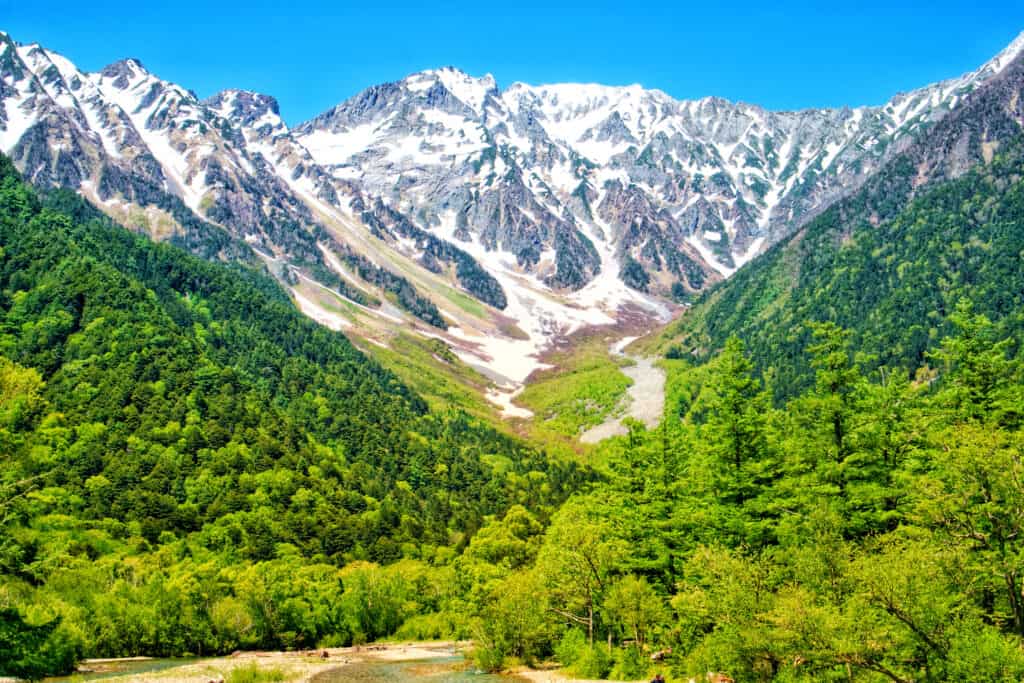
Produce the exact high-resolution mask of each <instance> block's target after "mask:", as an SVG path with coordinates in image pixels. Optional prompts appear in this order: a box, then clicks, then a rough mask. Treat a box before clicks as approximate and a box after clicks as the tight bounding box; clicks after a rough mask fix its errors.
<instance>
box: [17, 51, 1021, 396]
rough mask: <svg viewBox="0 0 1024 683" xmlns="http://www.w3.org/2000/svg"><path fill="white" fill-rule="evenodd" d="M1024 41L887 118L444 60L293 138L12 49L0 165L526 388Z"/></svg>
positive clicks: (322, 309) (794, 226)
mask: <svg viewBox="0 0 1024 683" xmlns="http://www.w3.org/2000/svg"><path fill="white" fill-rule="evenodd" d="M1022 49H1024V34H1022V36H1021V37H1018V38H1017V39H1016V40H1015V41H1013V43H1011V45H1009V46H1008V47H1007V48H1006V49H1005V50H1004V51H1002V52H1001V53H1000V54H999V55H997V56H996V57H995V58H994V59H992V60H991V61H989V62H987V63H986V64H984V65H982V66H981V67H980V68H978V69H977V70H975V71H972V72H970V73H967V74H964V75H962V76H960V77H957V78H952V79H949V80H945V81H941V82H939V83H935V84H932V85H929V86H926V87H923V88H920V89H918V90H914V91H912V92H909V93H904V94H899V95H896V96H895V97H893V98H892V99H891V100H890V101H889V102H887V103H885V104H883V105H881V106H864V107H857V108H842V109H809V110H803V111H795V112H772V111H767V110H765V109H763V108H761V107H758V106H756V105H750V104H744V103H733V102H729V101H726V100H723V99H720V98H715V97H707V98H703V99H699V100H683V101H681V100H676V99H673V98H672V97H670V96H669V95H667V94H665V93H663V92H660V91H657V90H647V89H644V88H642V87H640V86H628V87H609V86H602V85H594V84H556V85H546V86H532V85H526V84H522V83H515V84H512V85H510V86H508V87H506V88H504V89H502V88H500V87H499V86H498V84H497V83H496V82H495V80H494V79H493V78H492V77H490V76H484V77H482V78H477V77H473V76H470V75H468V74H466V73H463V72H462V71H459V70H458V69H455V68H451V67H446V68H441V69H436V70H429V71H423V72H420V73H416V74H413V75H410V76H408V77H406V78H404V79H402V80H400V81H397V82H393V83H386V84H381V85H377V86H373V87H371V88H368V89H367V90H365V91H364V92H362V93H360V94H358V95H356V96H355V97H352V98H351V99H349V100H346V101H345V102H342V103H341V104H339V105H338V106H336V107H334V108H333V109H331V110H329V111H327V112H324V113H323V114H321V115H320V116H317V117H315V118H314V119H312V120H310V121H308V122H305V123H302V124H301V125H298V126H295V127H294V128H290V127H289V126H287V125H286V124H285V122H284V120H283V119H282V117H281V114H280V110H279V107H278V104H277V102H276V100H274V98H273V97H271V96H268V95H262V94H258V93H252V92H247V91H241V90H227V91H224V92H221V93H218V94H216V95H214V96H213V97H210V98H207V99H200V98H199V97H197V96H196V95H195V94H194V93H192V92H191V91H189V90H187V89H186V88H184V87H182V86H179V85H177V84H174V83H170V82H167V81H165V80H162V79H160V78H159V77H158V76H156V75H154V74H152V73H150V72H149V71H148V70H147V69H146V68H145V67H144V66H143V65H142V63H141V62H140V61H139V60H137V59H127V60H123V61H120V62H116V63H114V64H111V65H109V66H107V67H106V68H104V69H102V70H101V71H99V72H95V73H86V72H84V71H82V70H80V69H78V68H77V67H76V66H75V65H74V64H73V63H72V62H71V61H69V60H68V59H66V58H65V57H63V56H61V55H59V54H57V53H55V52H53V51H51V50H48V49H46V48H45V47H43V46H40V45H37V44H20V43H17V42H15V41H14V40H13V39H12V38H11V37H10V36H8V35H6V34H3V35H2V36H0V151H2V152H3V153H5V154H8V155H9V156H10V157H11V158H12V159H13V161H14V162H15V164H16V166H17V167H18V169H19V170H20V171H21V172H22V173H23V174H24V175H25V177H26V178H28V179H29V180H30V181H31V182H33V183H35V184H37V185H39V186H44V187H46V186H65V187H70V188H73V189H75V190H77V191H78V192H80V193H81V194H82V195H83V196H85V197H86V198H87V199H88V200H89V201H91V202H92V203H93V204H95V205H96V206H97V207H98V208H100V209H101V210H102V211H104V212H105V213H107V214H108V215H110V216H111V217H112V218H114V219H115V220H117V221H118V222H120V223H121V224H123V225H126V226H127V227H129V228H132V229H135V230H137V231H140V232H143V233H146V234H148V235H149V236H151V237H152V238H154V239H157V240H169V241H171V242H173V243H176V244H179V245H181V246H185V247H186V248H188V249H189V250H191V251H193V252H194V253H197V254H200V255H203V256H205V257H207V258H216V259H227V260H241V261H244V262H248V263H250V264H256V265H259V264H263V266H265V267H266V268H267V269H268V270H269V271H270V272H271V273H273V274H274V275H275V276H276V277H278V278H279V280H280V281H281V282H283V283H285V284H286V285H287V286H288V288H289V290H290V292H291V295H292V296H293V298H294V300H295V302H296V304H297V305H298V307H299V308H300V309H301V310H302V311H303V312H305V313H306V314H308V315H309V316H311V317H313V318H314V319H316V320H318V321H320V322H322V323H324V324H326V325H328V326H330V327H333V328H335V329H343V330H345V331H346V332H348V333H354V334H355V335H356V336H358V337H363V338H365V339H367V340H369V341H371V342H374V343H377V344H383V345H387V344H388V342H389V339H390V338H391V336H392V335H393V334H394V333H395V331H396V330H399V329H413V330H415V331H417V332H418V333H419V334H422V335H424V336H428V337H438V338H441V339H443V340H444V341H445V342H446V343H447V344H448V345H449V346H451V347H452V349H453V350H454V352H455V353H456V354H457V355H458V356H459V357H460V358H462V359H463V360H464V361H467V362H469V363H470V364H471V365H473V366H475V367H476V368H478V369H480V370H481V371H483V372H484V373H485V374H487V375H488V376H489V377H490V378H491V379H492V380H493V381H495V382H496V383H497V384H498V385H499V386H501V387H503V388H504V389H506V390H507V391H511V390H513V389H515V388H517V387H518V386H520V385H521V383H522V382H523V381H524V380H525V379H526V377H527V376H528V375H529V374H530V373H531V372H532V371H533V370H535V369H537V368H538V367H542V362H541V359H540V358H539V355H540V353H541V352H542V351H543V350H544V349H546V348H549V347H551V346H552V345H553V344H554V343H555V342H557V341H558V340H559V339H561V338H563V337H565V336H566V335H568V334H570V333H572V332H573V331H575V330H578V329H580V328H583V327H588V326H600V325H611V324H614V323H616V322H620V321H622V320H625V319H629V320H635V319H636V318H637V316H640V317H641V318H643V319H647V320H650V321H652V322H653V321H666V320H668V319H669V318H670V317H671V315H672V314H673V311H674V310H676V308H677V305H678V304H686V303H688V302H690V301H691V300H692V299H693V298H694V297H695V296H696V295H698V294H700V293H701V292H704V291H705V290H707V289H708V288H709V287H711V286H712V285H714V284H716V283H718V282H721V281H722V280H723V279H725V278H728V277H729V276H731V275H732V274H733V273H734V272H735V271H736V270H737V269H738V268H739V267H740V266H742V265H743V264H745V263H747V262H748V261H750V260H751V259H753V258H754V257H755V256H757V255H758V254H760V253H762V252H763V251H765V250H767V249H769V248H771V247H772V245H775V244H777V243H779V242H780V241H783V240H786V239H787V238H789V237H790V236H791V235H793V234H794V233H796V232H798V231H799V230H801V228H803V227H804V226H805V225H807V224H808V222H809V221H811V220H812V219H814V218H815V217H817V216H818V215H820V214H821V213H822V212H823V211H825V210H826V209H828V208H829V207H831V206H833V205H834V204H835V203H836V202H837V201H839V200H842V199H844V198H847V197H850V196H851V195H853V194H854V193H856V192H857V191H858V190H859V189H860V188H861V187H863V186H864V185H865V183H867V182H868V181H869V180H870V179H871V178H872V177H873V176H874V174H876V172H877V171H878V170H879V169H880V168H883V167H884V166H885V165H886V164H887V163H889V162H890V161H891V160H892V159H894V158H896V157H897V156H899V155H900V154H901V153H903V152H904V151H905V150H906V149H907V148H908V147H909V146H910V145H912V143H913V141H914V140H915V139H918V138H920V137H921V136H922V135H924V134H926V133H927V132H928V131H929V130H930V129H931V128H933V127H934V126H935V125H937V124H938V123H939V122H940V121H942V120H943V119H944V118H946V117H947V116H949V114H950V112H954V111H958V110H959V109H961V108H963V107H964V106H965V103H967V102H969V101H970V100H971V93H972V92H973V91H975V90H976V89H978V88H979V87H980V86H982V85H983V84H985V83H986V82H988V81H990V80H991V79H993V78H994V77H996V76H998V75H999V74H1000V73H1001V72H1003V71H1004V70H1005V69H1006V67H1007V66H1008V65H1010V64H1011V63H1013V62H1014V60H1016V59H1017V57H1018V55H1019V53H1020V52H1021V50H1022ZM953 156H954V157H955V156H956V155H955V154H954V155H953ZM966 165H967V164H966V162H965V164H964V169H963V170H966ZM954 175H955V173H954ZM494 395H495V396H498V395H497V394H494ZM498 400H499V401H506V402H507V400H508V395H507V394H505V395H504V396H503V397H500V398H499V399H498Z"/></svg>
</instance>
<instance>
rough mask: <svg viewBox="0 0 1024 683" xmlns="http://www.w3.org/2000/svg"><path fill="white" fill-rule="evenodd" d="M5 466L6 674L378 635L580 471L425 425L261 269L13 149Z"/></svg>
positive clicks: (1, 361) (1, 388)
mask: <svg viewBox="0 0 1024 683" xmlns="http://www.w3.org/2000/svg"><path fill="white" fill-rule="evenodd" d="M0 460H2V466H0V525H2V526H0V608H2V609H3V610H4V611H3V612H2V617H3V622H2V623H0V632H2V633H3V637H0V660H2V661H3V662H4V665H3V667H0V668H3V669H4V670H5V672H6V673H16V674H17V673H21V674H33V673H39V672H42V671H46V670H60V669H67V668H68V667H69V666H70V665H71V663H72V662H73V661H74V660H75V658H77V657H79V656H82V655H85V656H123V655H140V654H147V655H178V654H185V653H194V654H199V653H212V652H229V651H231V650H233V649H236V648H238V647H284V646H312V645H315V644H317V643H324V642H331V643H339V644H340V643H348V642H352V641H357V642H358V641H365V640H367V639H373V638H378V637H383V636H386V635H389V634H391V633H393V632H394V631H395V630H396V629H398V628H399V626H401V624H402V623H403V622H404V621H406V620H407V619H410V618H414V617H416V616H417V615H419V614H422V613H429V612H432V611H435V608H434V601H436V600H437V599H439V595H438V591H439V590H442V588H440V587H442V586H443V585H444V584H445V583H446V581H445V580H444V579H441V578H437V577H436V576H435V573H437V572H442V574H443V576H446V577H447V576H448V574H444V572H447V571H450V570H449V569H448V568H447V565H448V564H449V563H450V561H451V560H452V558H453V557H455V555H456V554H457V553H458V552H459V551H460V550H461V548H462V547H464V545H465V543H466V542H467V540H468V538H469V535H470V534H471V533H472V532H473V531H475V530H476V529H477V528H479V527H480V526H481V525H482V524H483V523H484V521H485V518H486V517H487V516H488V515H495V514H499V515H500V514H503V513H504V512H505V511H506V510H508V509H509V508H510V506H513V505H515V504H519V503H521V504H523V505H526V506H527V507H528V508H529V510H530V512H527V511H526V510H525V509H523V510H522V512H523V514H524V515H537V516H539V517H540V518H541V519H544V518H545V517H546V515H547V514H548V512H549V510H550V509H551V508H552V506H554V505H556V504H557V503H558V502H559V501H560V500H562V499H563V498H564V497H565V495H567V494H566V492H567V491H568V490H573V489H576V488H578V487H579V484H580V480H581V474H580V473H579V472H578V471H577V470H576V468H575V467H574V466H569V465H560V464H558V463H553V462H550V461H549V460H548V459H547V458H545V457H544V455H543V454H541V453H538V452H536V451H534V450H531V449H529V448H526V447H524V446H523V445H522V444H520V443H517V442H515V441H513V440H511V439H509V438H508V437H506V436H504V435H502V434H499V433H497V432H495V431H493V430H492V429H490V428H489V427H488V426H487V425H486V424H484V423H481V422H479V421H478V420H475V419H471V418H469V417H467V416H465V415H463V414H461V413H457V412H451V413H448V414H431V413H429V412H428V411H427V409H426V406H425V404H424V403H423V402H422V400H421V399H419V398H418V397H417V396H415V395H414V394H413V393H412V392H410V391H409V390H408V389H406V388H405V387H404V386H403V385H402V384H401V383H400V382H399V381H398V380H397V379H396V378H395V377H394V376H393V375H391V374H390V373H389V372H388V371H386V370H384V369H382V368H381V367H380V366H379V365H377V364H376V363H375V362H373V361H371V360H369V359H367V358H366V357H364V356H363V355H362V354H361V353H360V352H359V351H357V350H356V349H355V348H353V347H352V346H351V345H350V344H349V343H348V341H347V340H346V339H345V338H344V337H343V336H342V335H340V334H338V333H335V332H332V331H330V330H327V329H325V328H323V327H321V326H319V325H317V324H316V323H314V322H312V321H310V320H309V319H307V318H305V317H304V316H303V315H301V314H300V313H298V312H297V311H296V310H295V309H294V307H293V306H292V305H291V303H290V302H289V301H288V299H287V297H286V295H285V294H284V292H283V291H282V290H281V289H280V288H279V287H278V285H277V284H276V283H275V282H274V281H273V280H272V279H270V278H269V277H266V276H264V275H261V274H260V273H258V272H256V271H254V270H250V269H248V268H246V267H244V266H226V265H222V264H214V263H209V262H206V261H202V260H200V259H198V258H195V257H192V256H190V255H188V254H186V253H185V252H183V251H180V250H179V249H177V248H174V247H171V246H167V245H160V244H154V243H151V242H149V241H148V240H146V239H143V238H140V237H137V236H134V235H132V234H131V233H129V232H127V231H125V230H124V229H123V228H121V227H119V226H116V225H114V224H112V223H111V222H110V221H109V220H108V219H106V218H104V217H102V216H101V215H99V214H98V213H97V212H95V211H94V210H92V209H91V208H90V207H88V205H87V204H85V203H84V201H83V200H81V199H80V198H78V197H76V196H75V195H74V194H72V193H70V192H66V191H59V190H58V191H54V192H52V193H50V194H48V195H47V196H44V197H40V196H38V195H37V194H36V193H35V191H33V190H32V189H30V188H29V187H27V186H26V185H24V184H23V183H22V182H21V180H20V178H19V177H18V176H17V174H16V172H15V170H14V168H13V167H12V166H11V164H10V163H9V162H8V161H7V160H6V159H5V158H0ZM531 519H532V517H531ZM396 563H397V564H396ZM383 565H390V567H389V568H388V569H381V567H382V566H383ZM368 591H369V592H371V593H372V595H371V594H370V593H368ZM428 635H429V634H428ZM40 643H45V644H44V645H40ZM4 648H7V649H6V650H5V649H4Z"/></svg>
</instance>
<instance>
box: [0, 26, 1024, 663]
mask: <svg viewBox="0 0 1024 683" xmlns="http://www.w3.org/2000/svg"><path fill="white" fill-rule="evenodd" d="M211 11H212V12H219V11H222V8H221V9H211ZM524 11H525V10H524ZM39 12H43V13H45V12H46V10H39ZM467 21H468V20H467ZM140 22H141V20H140ZM142 25H143V24H142V23H139V26H140V27H141V26H142ZM140 30H142V29H141V28H140ZM145 30H147V31H149V30H155V29H153V28H152V27H150V28H147V29H145ZM239 30H241V29H239ZM66 42H68V41H66ZM69 42H70V44H71V45H74V40H71V41H69ZM947 47H948V48H949V51H951V52H956V48H957V46H955V45H953V46H947ZM91 49H92V50H96V49H97V48H96V46H92V47H91ZM105 49H115V50H116V49H117V46H116V45H114V46H107V47H106V48H105ZM154 49H155V48H154ZM410 49H411V48H410ZM779 49H782V48H779ZM787 49H789V48H787ZM792 49H799V46H794V47H792ZM83 51H85V48H84V47H83ZM69 52H73V50H71V51H69ZM990 54H991V53H990ZM143 57H145V55H143ZM261 59H262V60H264V61H265V60H272V59H273V54H269V55H263V56H262V57H261ZM678 68H679V69H685V68H686V66H685V65H684V64H679V65H678ZM638 76H640V77H642V76H643V74H639V75H638ZM950 76H951V77H949V78H947V79H946V80H942V81H939V82H936V83H933V84H930V85H924V86H923V87H920V88H917V89H915V90H911V91H908V92H904V93H900V94H897V95H895V96H893V97H892V98H891V99H890V100H888V101H887V102H885V103H883V104H881V105H877V106H859V107H843V108H819V109H800V110H795V111H772V110H770V109H766V108H763V107H760V106H758V105H753V104H747V103H742V102H731V101H729V100H726V99H722V98H719V97H704V98H702V99H691V100H686V99H676V98H674V97H673V96H671V95H669V94H667V93H666V92H663V91H661V90H655V89H649V88H644V87H642V86H639V85H631V86H605V85H598V84H591V83H555V84H548V85H529V84H526V83H519V82H515V83H511V84H508V85H506V86H504V87H502V86H499V84H498V81H497V79H496V78H495V77H494V76H492V75H490V74H487V75H484V76H479V77H478V76H472V75H470V74H468V73H466V72H463V71H461V70H460V69H458V68H455V67H443V68H436V69H428V70H423V71H417V72H415V73H412V74H411V75H408V76H405V77H404V78H401V79H400V80H397V81H394V82H388V83H382V84H379V85H373V86H371V87H369V88H367V89H365V90H363V91H362V92H359V93H357V94H355V95H353V96H352V97H350V98H348V99H346V100H344V101H343V102H341V103H340V104H337V105H336V106H334V107H332V108H330V109H328V110H327V111H324V112H323V113H321V114H319V115H317V116H315V117H314V118H311V119H310V120H308V121H305V122H302V123H299V124H297V125H289V124H287V123H286V122H285V119H284V118H283V117H282V114H281V110H282V107H281V105H280V104H279V103H278V101H277V100H276V99H275V98H273V97H271V96H269V95H265V94H261V93H256V92H250V91H247V90H241V89H228V90H224V91H221V92H217V93H215V94H213V95H211V96H209V97H204V98H200V97H199V96H198V95H197V94H196V93H194V92H193V91H191V90H189V89H188V87H187V86H182V85H178V84H176V83H173V82H171V81H167V80H164V79H162V78H160V77H159V76H157V75H156V74H155V73H153V72H151V71H150V70H149V69H147V67H145V66H143V62H142V61H141V60H139V59H134V58H133V59H124V60H122V61H118V62H114V63H113V64H110V65H109V66H106V67H104V68H102V69H101V70H99V71H93V72H90V71H86V70H83V69H80V68H79V67H78V66H76V65H75V63H73V62H72V61H71V59H69V58H68V57H66V56H63V55H61V54H59V53H57V52H56V51H53V50H50V49H49V48H47V47H45V46H43V45H40V44H38V43H21V42H18V41H17V40H16V39H15V37H14V36H12V35H9V34H7V33H0V681H6V680H12V681H13V680H44V679H47V678H48V677H55V676H72V678H70V679H61V680H76V681H86V680H93V678H94V677H101V676H113V678H111V680H114V681H154V682H155V681H196V682H197V683H198V682H202V683H206V682H207V681H210V680H216V681H220V682H231V681H235V682H242V681H253V682H257V681H300V680H301V681H320V682H321V683H323V682H325V681H326V682H330V681H349V680H351V681H364V682H376V681H398V680H423V681H426V680H434V681H448V680H451V681H469V680H473V679H472V677H473V676H475V675H478V674H479V675H481V676H484V678H481V679H480V680H481V681H484V680H486V681H506V682H507V683H511V682H512V681H516V680H519V681H536V682H537V683H540V682H541V681H545V682H551V681H556V682H558V683H570V682H571V681H574V680H588V681H589V680H595V679H609V680H614V681H640V680H644V681H646V680H650V679H651V678H652V677H654V678H655V680H656V681H658V683H661V682H662V681H668V682H669V683H677V682H679V683H683V682H687V681H689V682H694V683H696V682H698V681H701V682H717V683H725V682H727V681H729V682H735V683H739V682H745V683H746V682H749V683H755V682H757V683H760V682H769V681H775V682H778V683H796V682H812V681H837V682H838V681H863V682H865V683H867V682H876V681H877V682H884V681H890V682H896V683H919V682H921V683H923V682H939V681H1006V682H1012V681H1021V680H1024V34H1021V35H1020V36H1018V37H1017V38H1016V39H1015V40H1013V41H1012V42H1011V43H1010V44H1009V45H1008V46H1007V47H1006V48H1005V49H1003V50H1002V51H1001V52H998V54H996V55H995V56H994V57H992V58H991V59H990V60H989V61H987V62H985V63H984V64H982V65H980V66H978V67H977V68H976V69H974V70H972V71H968V72H966V73H964V74H962V75H953V74H950ZM308 77H309V78H311V79H312V76H308ZM308 86H309V87H310V88H313V89H316V88H318V87H320V88H323V87H325V85H324V83H323V81H315V80H311V81H310V83H309V84H308ZM794 87H795V86H794ZM335 101H336V100H335ZM428 658H429V659H428ZM402 660H409V662H411V663H409V664H404V663H401V662H402ZM132 666H135V667H138V668H137V669H131V668H130V667H132ZM485 675H486V676H485ZM449 676H451V678H449ZM487 676H493V677H487ZM3 677H9V678H3Z"/></svg>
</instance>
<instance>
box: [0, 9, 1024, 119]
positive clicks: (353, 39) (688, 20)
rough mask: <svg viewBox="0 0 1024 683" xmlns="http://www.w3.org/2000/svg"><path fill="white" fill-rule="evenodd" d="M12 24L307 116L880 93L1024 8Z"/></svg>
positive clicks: (99, 15) (340, 14) (927, 71)
mask: <svg viewBox="0 0 1024 683" xmlns="http://www.w3.org/2000/svg"><path fill="white" fill-rule="evenodd" d="M0 29H3V30H6V31H8V32H9V33H11V34H12V35H13V36H14V38H15V39H16V40H19V41H21V42H40V43H42V44H44V45H45V46H47V47H49V48H51V49H54V50H57V51H58V52H61V53H63V54H64V55H66V56H67V57H69V58H70V59H71V60H72V61H74V62H75V63H77V64H78V65H79V67H81V68H83V69H86V70H96V69H99V68H101V67H103V66H104V65H105V64H107V63H109V62H112V61H116V60H117V59H120V58H122V57H138V58H139V59H141V60H142V62H143V64H145V65H146V66H147V67H148V68H149V69H150V70H151V71H153V72H154V73H156V74H157V75H159V76H161V77H162V78H165V79H168V80H172V81H175V82H177V83H179V84H181V85H183V86H185V87H188V88H191V89H192V90H194V91H195V92H196V93H198V94H199V95H200V96H203V97H205V96H207V95H211V94H213V93H215V92H217V91H218V90H221V89H223V88H227V87H240V88H246V89H250V90H256V91H259V92H264V93H268V94H271V95H274V96H276V97H277V98H278V100H279V102H280V104H281V110H282V114H283V116H284V118H285V119H286V121H288V122H289V123H290V124H295V123H298V122H301V121H304V120H306V119H308V118H311V117H312V116H315V115H316V114H318V113H320V112H321V111H323V110H325V109H327V108H329V107H331V106H333V105H334V104H336V103H338V102H340V101H342V100H343V99H345V98H347V97H349V96H351V95H353V94H355V93H357V92H359V91H360V90H361V89H363V88H365V87H367V86H370V85H373V84H375V83H380V82H383V81H390V80H397V79H400V78H402V77H403V76H405V75H407V74H409V73H412V72H414V71H419V70H421V69H426V68H431V67H437V66H445V65H453V66H457V67H459V68H461V69H463V70H465V71H467V72H469V73H471V74H474V75H483V74H485V73H492V74H493V75H494V76H495V78H497V80H498V83H499V85H500V86H502V87H505V86H507V85H509V84H510V83H513V82H515V81H525V82H527V83H552V82H561V81H582V82H600V83H607V84H613V85H625V84H630V83H640V84H642V85H644V86H646V87H652V88H660V89H661V90H664V91H666V92H668V93H669V94H671V95H673V96H675V97H678V98H696V97H703V96H705V95H718V96H722V97H726V98H729V99H732V100H743V101H746V102H754V103H757V104H761V105H763V106H766V107H768V108H771V109H796V108H802V107H813V106H841V105H844V104H850V105H859V104H879V103H881V102H883V101H885V100H887V99H888V98H889V97H890V96H892V95H893V94H895V93H896V92H899V91H902V90H908V89H911V88H914V87H918V86H921V85H924V84H926V83H930V82H932V81H935V80H939V79H942V78H947V77H950V76H954V75H958V74H960V73H963V72H964V71H967V70H970V69H973V68H975V67H976V66H978V65H980V64H981V63H983V62H984V61H985V60H987V59H988V58H990V57H991V56H993V55H995V53H996V52H998V51H999V50H1001V49H1002V48H1003V47H1005V46H1006V45H1007V44H1008V43H1009V42H1010V41H1011V40H1012V39H1013V38H1014V37H1015V36H1016V35H1017V34H1018V33H1019V32H1021V31H1022V30H1024V1H1022V0H1016V1H1015V2H1013V1H1011V2H1007V1H1005V0H1004V1H1003V2H990V1H988V0H975V2H942V1H941V0H937V1H935V2H930V3H924V2H921V3H916V2H911V3H907V2H903V3H900V2H892V1H890V2H885V3H881V2H874V1H871V0H868V1H865V2H857V1H856V0H847V2H843V3H830V2H806V3H803V2H801V3H782V2H771V1H770V0H762V1H761V2H745V1H743V0H732V1H730V2H726V3H714V2H699V3H688V2H684V1H679V2H657V3H655V2H642V1H639V0H633V1H631V0H618V1H617V2H605V1H603V0H597V1H594V2H588V3H561V4H559V3H555V2H551V1H548V2H537V1H535V0H506V1H505V2H500V1H495V0H490V1H488V2H477V3H444V2H437V3H433V2H429V1H427V2H418V3H417V2H406V1H405V0H397V1H395V2H390V3H387V4H386V5H378V4H376V3H373V2H372V1H371V2H360V3H347V2H295V1H292V2H288V1H287V0H286V1H284V2H267V3H264V2H236V1H234V0H212V1H211V0H203V1H196V0H179V1H177V2H174V3H165V2H159V1H154V2H146V0H137V1H135V2H130V3H129V2H109V1H108V0H90V1H89V2H61V1H60V0H57V1H53V0H51V1H41V2H36V1H34V0H0Z"/></svg>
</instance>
